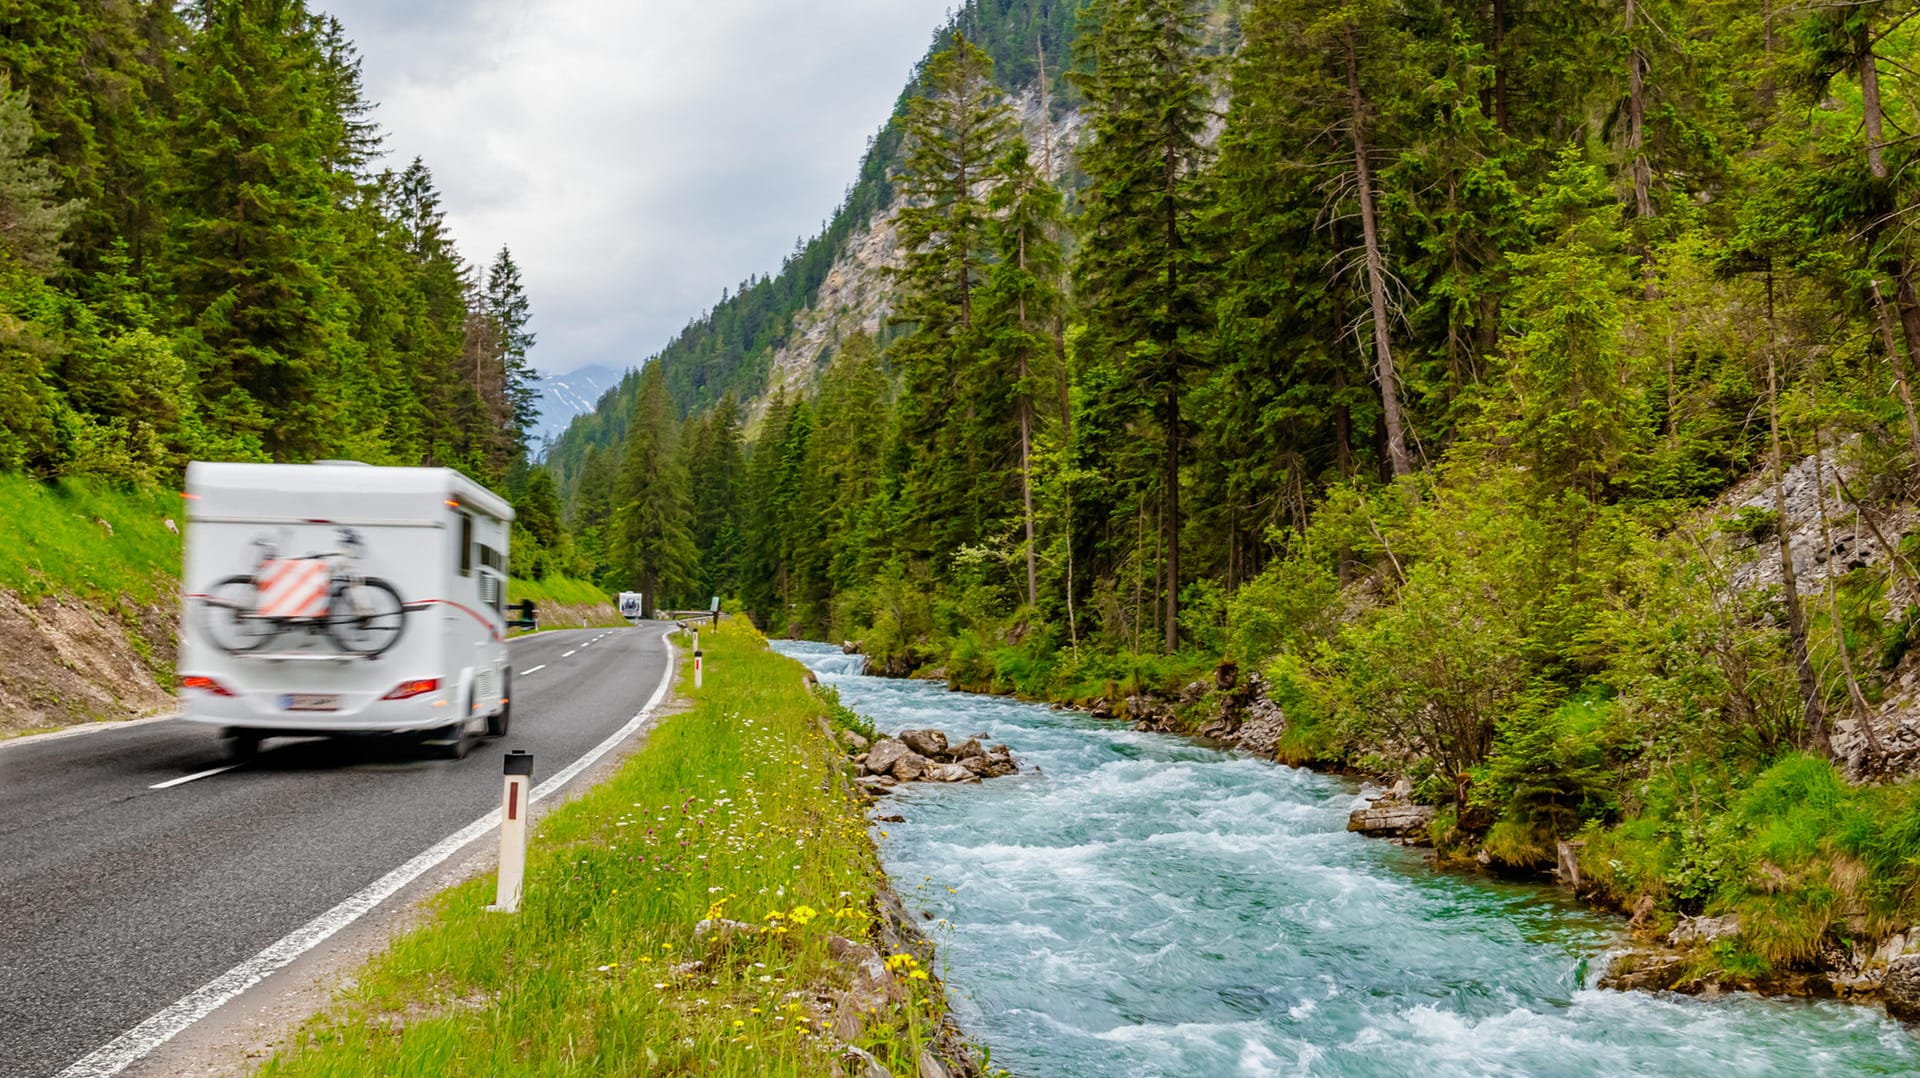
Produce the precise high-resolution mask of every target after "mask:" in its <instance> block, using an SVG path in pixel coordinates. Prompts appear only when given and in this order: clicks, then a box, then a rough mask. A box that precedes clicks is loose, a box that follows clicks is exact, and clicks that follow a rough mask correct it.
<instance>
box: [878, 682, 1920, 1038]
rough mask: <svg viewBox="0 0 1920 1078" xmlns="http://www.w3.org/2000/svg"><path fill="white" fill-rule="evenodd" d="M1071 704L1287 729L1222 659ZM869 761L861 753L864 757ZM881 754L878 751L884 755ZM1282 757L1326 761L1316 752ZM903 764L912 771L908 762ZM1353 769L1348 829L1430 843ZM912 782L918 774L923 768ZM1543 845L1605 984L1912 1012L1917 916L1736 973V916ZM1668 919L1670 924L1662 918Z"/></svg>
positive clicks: (1427, 820)
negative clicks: (1583, 918) (1670, 913)
mask: <svg viewBox="0 0 1920 1078" xmlns="http://www.w3.org/2000/svg"><path fill="white" fill-rule="evenodd" d="M868 672H869V673H872V674H875V675H878V676H894V677H903V676H909V675H915V676H919V672H913V671H892V670H881V669H873V668H872V664H869V670H868ZM1056 706H1074V705H1056ZM1076 709H1077V710H1082V711H1085V712H1087V713H1089V714H1092V715H1094V716H1095V717H1098V718H1103V719H1111V720H1114V721H1121V722H1128V723H1131V724H1132V725H1133V727H1134V728H1135V729H1138V730H1146V731H1154V732H1160V733H1169V734H1177V735H1182V736H1189V737H1193V736H1197V737H1201V738H1204V739H1206V740H1209V741H1215V742H1220V743H1224V744H1227V745H1230V746H1233V747H1236V748H1241V749H1245V750H1246V751H1248V752H1251V753H1254V754H1256V755H1259V756H1263V757H1266V758H1269V759H1272V758H1275V757H1276V755H1277V753H1278V750H1279V748H1280V745H1281V740H1282V738H1283V736H1284V735H1285V733H1286V731H1287V719H1286V713H1285V711H1284V709H1283V708H1282V707H1281V706H1280V705H1279V704H1278V703H1277V702H1276V701H1274V700H1273V699H1272V698H1271V697H1270V696H1269V695H1268V685H1267V684H1266V682H1265V679H1264V678H1262V677H1261V675H1259V674H1258V673H1255V674H1251V675H1244V676H1243V675H1242V674H1241V672H1240V671H1239V669H1238V668H1237V667H1236V666H1235V664H1233V663H1231V662H1227V663H1222V664H1221V666H1220V667H1219V668H1218V669H1217V670H1216V671H1215V673H1214V676H1213V677H1212V678H1211V679H1210V680H1201V681H1195V682H1193V683H1191V684H1189V685H1187V686H1186V687H1185V688H1184V689H1182V690H1181V691H1180V692H1179V693H1178V694H1177V695H1174V696H1166V695H1161V694H1153V693H1136V694H1132V695H1128V696H1124V697H1119V698H1117V699H1111V700H1109V699H1102V700H1097V701H1094V702H1092V703H1091V704H1087V705H1081V706H1077V707H1076ZM996 748H999V746H996ZM922 755H924V754H922ZM867 759H868V760H871V756H869V757H867ZM885 759H886V758H885V757H883V761H884V760H885ZM1292 762H1297V763H1301V764H1303V765H1305V766H1309V767H1316V768H1317V769H1324V768H1323V767H1320V765H1319V762H1318V761H1313V760H1302V761H1292ZM908 766H909V770H911V768H912V766H913V765H912V764H909V765H908ZM883 774H886V775H889V777H884V778H882V777H871V776H870V777H863V778H862V779H861V780H860V781H861V783H862V785H863V787H864V788H867V789H869V790H870V791H871V790H879V789H883V788H890V787H891V786H893V785H895V784H896V782H897V781H898V780H897V779H895V778H892V777H890V773H889V772H885V771H883ZM1363 777H1366V778H1368V779H1371V780H1373V781H1375V782H1377V783H1379V784H1380V785H1378V786H1376V787H1373V788H1372V789H1373V791H1374V792H1373V793H1372V794H1371V796H1369V797H1368V799H1367V802H1366V803H1365V804H1363V805H1361V806H1359V807H1357V808H1355V809H1354V810H1353V812H1352V814H1351V815H1350V817H1349V818H1348V821H1347V829H1348V830H1349V831H1354V832H1358V833H1361V834H1365V835H1368V836H1371V837H1377V838H1386V839H1391V840H1393V841H1396V842H1400V843H1403V844H1405V845H1409V846H1421V847H1431V846H1433V843H1434V835H1433V830H1434V827H1433V825H1434V822H1435V821H1436V819H1438V817H1439V809H1438V807H1436V806H1433V805H1426V804H1420V803H1419V802H1417V801H1416V800H1415V799H1414V792H1413V784H1412V783H1411V782H1410V781H1409V780H1408V779H1407V778H1406V777H1405V776H1399V775H1390V774H1370V775H1365V776H1363ZM920 780H921V781H925V778H924V775H923V776H922V777H921V779H920ZM963 781H964V780H963ZM975 781H977V779H976V780H975ZM1449 841H1450V842H1452V843H1455V845H1453V846H1450V848H1449V849H1448V850H1447V851H1446V855H1445V857H1444V858H1443V860H1442V863H1444V864H1446V865H1448V866H1449V867H1456V868H1462V869H1468V870H1478V871H1483V872H1487V873H1489V874H1495V875H1499V876H1502V877H1503V878H1513V877H1514V876H1515V874H1516V872H1515V870H1513V869H1512V868H1510V867H1508V866H1503V865H1500V864H1498V863H1497V862H1495V860H1494V859H1493V858H1492V857H1491V856H1490V855H1489V853H1488V852H1487V851H1486V850H1484V849H1476V848H1475V843H1474V841H1473V840H1472V839H1471V837H1469V836H1464V835H1462V834H1460V833H1459V831H1458V828H1456V829H1454V833H1453V834H1452V835H1450V836H1449ZM1553 852H1554V853H1555V855H1556V856H1555V857H1554V859H1553V860H1554V862H1555V864H1554V867H1553V868H1552V869H1550V870H1547V871H1540V872H1534V871H1532V870H1522V871H1520V872H1519V875H1522V876H1526V877H1529V878H1536V879H1538V880H1539V881H1540V882H1542V883H1552V884H1557V885H1559V886H1561V887H1563V888H1565V889H1566V890H1568V891H1569V892H1570V893H1571V894H1573V895H1574V896H1575V897H1576V898H1578V899H1580V900H1581V901H1583V902H1585V903H1587V904H1588V905H1591V906H1593V907H1594V908H1597V909H1603V910H1606V911H1608V912H1612V913H1619V914H1621V915H1624V916H1626V917H1627V918H1628V921H1627V925H1626V928H1627V934H1628V943H1627V945H1626V946H1625V947H1624V948H1623V949H1622V950H1620V951H1618V952H1616V953H1614V954H1612V955H1610V956H1609V958H1608V962H1607V966H1606V969H1605V971H1604V972H1603V973H1602V975H1601V977H1600V980H1599V984H1600V986H1601V987H1603V988H1614V989H1620V990H1646V991H1675V992H1684V993H1688V994H1693V995H1699V996H1706V997H1712V996H1716V995H1720V994H1724V993H1727V992H1754V993H1758V994H1762V995H1779V996H1790V997H1797V998H1807V997H1814V998H1834V999H1843V1000H1849V1001H1855V1002H1862V1003H1872V1002H1881V1003H1884V1004H1885V1006H1886V1008H1887V1011H1888V1013H1889V1014H1891V1015H1893V1016H1894V1017H1897V1018H1901V1019H1904V1020H1908V1021H1920V926H1915V927H1913V928H1910V929H1908V930H1907V931H1905V932H1902V933H1899V934H1896V935H1894V936H1892V937H1890V938H1887V939H1881V940H1865V939H1862V940H1860V941H1858V942H1855V943H1853V944H1852V945H1850V946H1844V947H1843V946H1839V945H1837V944H1830V945H1829V946H1827V947H1824V948H1822V950H1821V952H1820V954H1819V957H1818V959H1817V960H1816V961H1814V962H1811V963H1807V964H1805V968H1797V969H1790V970H1781V971H1774V972H1770V973H1766V974H1761V975H1754V976H1739V975H1735V974H1733V973H1730V972H1728V971H1726V970H1725V969H1723V968H1722V967H1721V966H1720V965H1719V964H1718V963H1716V962H1713V961H1710V956H1711V955H1712V948H1714V947H1715V945H1716V944H1719V945H1723V946H1724V945H1725V944H1726V943H1728V942H1731V940H1732V939H1733V937H1735V936H1737V935H1738V932H1739V924H1738V921H1737V919H1736V918H1689V917H1682V918H1681V919H1680V921H1679V922H1678V924H1677V925H1675V924H1674V922H1673V921H1672V920H1671V918H1669V919H1667V920H1666V921H1665V923H1664V924H1662V923H1661V921H1660V919H1659V918H1658V917H1657V916H1656V911H1655V909H1654V907H1653V905H1652V904H1651V903H1650V902H1645V901H1643V902H1642V904H1641V906H1640V908H1637V909H1622V908H1620V907H1619V906H1618V905H1617V904H1615V903H1613V902H1611V901H1609V900H1608V897H1607V896H1605V895H1603V894H1600V893H1598V892H1597V890H1595V889H1594V888H1592V887H1591V886H1590V881H1589V880H1588V879H1587V878H1586V876H1585V874H1584V873H1583V872H1582V870H1581V867H1580V857H1581V855H1582V848H1581V844H1580V843H1579V842H1561V843H1559V844H1558V848H1557V850H1555V851H1553ZM1668 925H1673V926H1674V927H1671V928H1667V926H1668Z"/></svg>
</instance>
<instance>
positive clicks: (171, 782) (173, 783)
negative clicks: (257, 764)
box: [147, 764, 240, 790]
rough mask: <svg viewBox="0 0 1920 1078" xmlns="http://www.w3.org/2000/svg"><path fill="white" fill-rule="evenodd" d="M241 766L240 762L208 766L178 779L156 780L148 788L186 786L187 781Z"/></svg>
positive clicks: (211, 775)
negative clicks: (222, 765)
mask: <svg viewBox="0 0 1920 1078" xmlns="http://www.w3.org/2000/svg"><path fill="white" fill-rule="evenodd" d="M239 766H240V765H239V764H228V765H226V766H225V767H210V768H207V769H206V770H205V771H196V772H194V773H193V774H191V775H182V776H180V777H179V778H177V779H168V780H167V781H165V782H156V783H154V784H153V785H151V786H149V787H147V789H149V790H170V789H172V788H173V787H175V786H185V785H186V784H187V783H189V782H192V781H194V780H195V779H205V778H212V777H213V776H215V775H218V774H222V773H223V772H227V771H232V770H233V769H234V768H236V767H239Z"/></svg>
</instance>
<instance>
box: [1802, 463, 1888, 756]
mask: <svg viewBox="0 0 1920 1078" xmlns="http://www.w3.org/2000/svg"><path fill="white" fill-rule="evenodd" d="M1826 488H1827V477H1826V465H1825V462H1824V460H1823V459H1822V456H1821V452H1820V431H1819V430H1818V429H1817V428H1816V429H1815V430H1814V432H1813V494H1814V501H1815V504H1816V505H1818V506H1819V509H1820V544H1821V545H1822V546H1824V547H1826V548H1827V550H1828V552H1829V555H1831V552H1832V550H1833V531H1832V529H1830V528H1829V527H1828V526H1827V489H1826ZM1827 617H1828V619H1829V620H1831V621H1832V623H1833V639H1834V646H1835V648H1836V649H1837V650H1838V651H1839V653H1840V671H1841V673H1842V674H1844V675H1845V676H1846V679H1847V699H1848V700H1849V701H1850V702H1851V703H1852V704H1853V721H1854V722H1856V723H1859V724H1860V732H1861V734H1862V735H1863V736H1865V737H1866V739H1867V760H1868V761H1869V762H1875V763H1877V762H1878V761H1879V759H1880V757H1881V755H1882V752H1883V750H1882V749H1881V748H1880V734H1879V732H1878V731H1876V730H1874V728H1873V708H1871V707H1870V706H1868V704H1867V697H1866V694H1865V693H1863V692H1861V691H1860V679H1859V678H1857V677H1855V676H1854V674H1853V651H1852V649H1851V648H1850V647H1848V646H1847V626H1846V623H1845V622H1844V621H1842V620H1841V618H1840V588H1839V586H1838V585H1837V584H1836V583H1835V582H1834V572H1833V566H1832V565H1828V566H1827Z"/></svg>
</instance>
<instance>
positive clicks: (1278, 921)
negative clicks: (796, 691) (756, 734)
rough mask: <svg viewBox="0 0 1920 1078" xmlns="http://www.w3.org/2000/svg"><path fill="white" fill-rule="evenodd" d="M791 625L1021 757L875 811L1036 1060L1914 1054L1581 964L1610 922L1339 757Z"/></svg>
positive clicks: (1002, 1053)
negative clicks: (980, 676) (1107, 714)
mask: <svg viewBox="0 0 1920 1078" xmlns="http://www.w3.org/2000/svg"><path fill="white" fill-rule="evenodd" d="M776 646H777V647H778V648H779V650H780V651H782V652H784V653H786V654H788V655H791V656H793V657H794V658H796V659H799V660H800V661H802V662H804V663H806V664H807V665H808V666H809V667H811V668H812V669H813V670H814V671H815V672H816V673H818V674H820V676H821V677H822V680H824V681H825V682H827V683H828V684H831V685H834V686H836V687H837V688H838V689H839V690H840V693H841V697H842V699H843V701H844V702H845V703H846V704H847V705H848V706H850V707H852V708H854V709H855V710H857V711H859V712H861V713H863V714H865V715H867V716H868V717H870V718H871V719H873V721H874V722H875V723H876V725H878V726H879V727H880V728H881V729H882V730H884V731H888V732H897V731H899V730H902V729H910V728H914V727H937V728H939V729H942V730H945V731H946V732H947V733H948V734H949V735H951V736H954V737H956V738H964V737H967V736H969V735H974V734H981V735H984V736H983V737H982V740H983V741H986V742H988V743H993V742H1005V743H1007V744H1008V745H1010V746H1012V748H1013V750H1014V752H1015V754H1016V755H1017V756H1018V757H1019V758H1020V760H1021V763H1022V765H1023V768H1024V769H1025V770H1023V772H1022V773H1021V774H1020V775H1018V776H1015V777H1011V778H1003V779H994V780H990V781H988V782H987V783H985V784H982V785H977V786H976V785H967V786H933V785H914V786H911V787H906V788H903V791H902V792H900V793H897V794H894V795H892V796H891V797H889V798H887V799H885V800H883V801H882V808H881V810H880V811H882V812H886V813H898V814H900V815H903V816H905V817H906V820H907V822H906V823H902V824H880V825H878V826H877V827H876V828H875V832H874V833H875V836H876V838H878V840H879V842H880V847H881V850H882V853H883V856H884V858H885V861H886V867H887V870H888V872H889V873H890V874H891V875H892V876H893V879H894V881H895V883H896V885H897V886H898V887H899V889H900V891H901V894H902V896H903V897H904V898H905V899H906V902H907V905H908V907H909V908H910V909H913V910H916V911H919V912H922V913H925V914H930V915H931V917H932V920H930V921H929V922H928V927H929V929H930V931H931V934H932V935H933V937H934V939H935V940H936V941H937V942H938V944H939V947H940V957H941V961H942V963H943V964H944V966H945V967H946V968H945V969H944V971H943V972H944V975H945V977H946V981H947V986H948V993H949V996H950V998H951V999H952V1002H953V1005H954V1010H955V1016H956V1018H957V1019H958V1020H959V1022H960V1025H961V1028H962V1029H964V1030H965V1031H966V1032H967V1034H968V1035H969V1036H970V1037H973V1038H976V1039H977V1040H979V1041H981V1042H983V1043H984V1044H985V1045H986V1046H987V1047H988V1048H989V1049H990V1050H991V1052H992V1062H993V1064H994V1066H996V1067H1005V1068H1008V1069H1009V1070H1011V1071H1012V1072H1013V1073H1014V1074H1016V1075H1020V1076H1023V1078H1082V1076H1096V1075H1097V1076H1114V1078H1122V1076H1124V1078H1148V1076H1167V1078H1175V1076H1179V1078H1221V1076H1228V1075H1326V1076H1335V1075H1338V1076H1363V1075H1364V1076H1382V1078H1387V1076H1392V1078H1400V1076H1407V1075H1445V1076H1461V1078H1469V1076H1472V1078H1479V1076H1493V1075H1498V1076H1509V1075H1512V1076H1519V1075H1525V1076H1574V1075H1582V1076H1585V1075H1606V1076H1613V1075H1619V1076H1629V1075H1644V1076H1680V1075H1688V1076H1691V1075H1703V1076H1705V1075H1715V1076H1717V1075H1754V1076H1760V1075H1767V1076H1772V1075H1835V1076H1841V1075H1846V1076H1852V1075H1874V1074H1885V1075H1893V1074H1901V1075H1912V1074H1916V1073H1920V1038H1916V1037H1915V1036H1914V1035H1913V1034H1910V1033H1908V1032H1907V1031H1906V1030H1905V1029H1903V1028H1902V1027H1900V1026H1899V1025H1898V1024H1896V1023H1893V1022H1890V1021H1888V1020H1887V1019H1886V1017H1885V1016H1884V1015H1883V1014H1882V1013H1881V1012H1880V1010H1879V1009H1878V1008H1872V1007H1859V1006H1849V1005H1845V1004H1839V1003H1802V1002H1789V1001H1782V1000H1767V999H1760V998H1755V997H1746V996H1742V997H1735V998H1731V999H1726V1000H1720V1001H1715V1002H1708V1001H1702V1000H1696V999H1691V998H1685V997H1678V996H1665V995H1651V994H1644V993H1626V992H1608V991H1600V990H1597V989H1594V988H1591V987H1589V986H1588V985H1589V984H1590V982H1591V980H1592V979H1593V976H1594V971H1595V970H1596V968H1597V967H1598V966H1599V965H1601V964H1602V955H1603V954H1604V952H1605V950H1606V949H1607V948H1608V947H1609V946H1611V945H1613V943H1614V941H1615V939H1616V938H1617V932H1618V922H1617V921H1614V920H1611V919H1608V918H1604V917H1600V916H1597V915H1594V914H1591V913H1588V912H1584V911H1582V910H1581V909H1579V908H1578V907H1576V906H1574V905H1572V904H1569V903H1567V902H1565V901H1563V900H1561V899H1560V898H1559V897H1558V896H1557V895H1556V894H1555V893H1554V892H1553V891H1552V890H1551V889H1549V888H1544V887H1535V886H1526V885H1509V884H1500V883H1496V882H1492V881H1489V880H1484V879H1478V878H1474V877H1470V876H1464V875H1459V874H1454V873H1446V872H1438V871H1435V870H1433V869H1431V868H1429V867H1428V866H1427V865H1426V863H1425V862H1424V861H1423V860H1422V858H1421V857H1420V856H1419V855H1418V854H1417V853H1415V852H1413V851H1410V850H1405V849H1402V848H1400V847H1398V846H1395V845H1393V844H1391V843H1387V842H1382V841H1379V840H1375V839H1367V838H1363V837H1360V836H1358V835H1352V834H1349V833H1347V831H1346V830H1345V824H1346V817H1347V812H1348V810H1349V809H1350V808H1351V807H1352V805H1353V803H1354V798H1355V793H1356V792H1355V788H1354V786H1353V785H1352V784H1351V783H1350V782H1347V781H1345V780H1342V779H1338V778H1334V777H1329V776H1324V775H1318V774H1314V773H1312V772H1308V771H1302V770H1297V769H1294V768H1288V767H1282V766H1278V765H1275V764H1273V763H1270V762H1267V761H1263V760H1259V759H1255V758H1253V757H1252V756H1249V755H1247V754H1244V753H1232V752H1222V751H1217V750H1214V749H1210V748H1206V747H1204V746H1201V745H1198V744H1194V743H1191V742H1188V741H1185V740H1182V739H1179V738H1174V737H1169V736H1166V735H1161V734H1148V733H1137V732H1134V731H1132V730H1130V729H1128V728H1127V727H1125V726H1124V725H1121V724H1118V723H1113V722H1106V721H1101V720H1096V719H1093V718H1090V717H1088V716H1085V715H1080V714H1077V713H1073V712H1066V711H1057V710H1053V709H1051V708H1046V707H1040V706H1035V705H1031V704H1023V703H1019V702H1016V701H1012V700H1006V699H1000V698H996V697H987V696H977V695H972V694H968V693H952V692H948V691H946V690H945V688H944V687H943V686H940V685H937V684H928V683H925V682H909V681H890V680H885V679H880V678H869V677H863V676H859V675H858V674H857V673H856V671H858V670H859V669H860V668H861V665H860V664H861V659H860V657H859V656H845V655H841V654H840V653H839V650H838V649H837V648H832V647H829V646H827V645H821V644H799V643H781V644H778V645H776Z"/></svg>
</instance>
